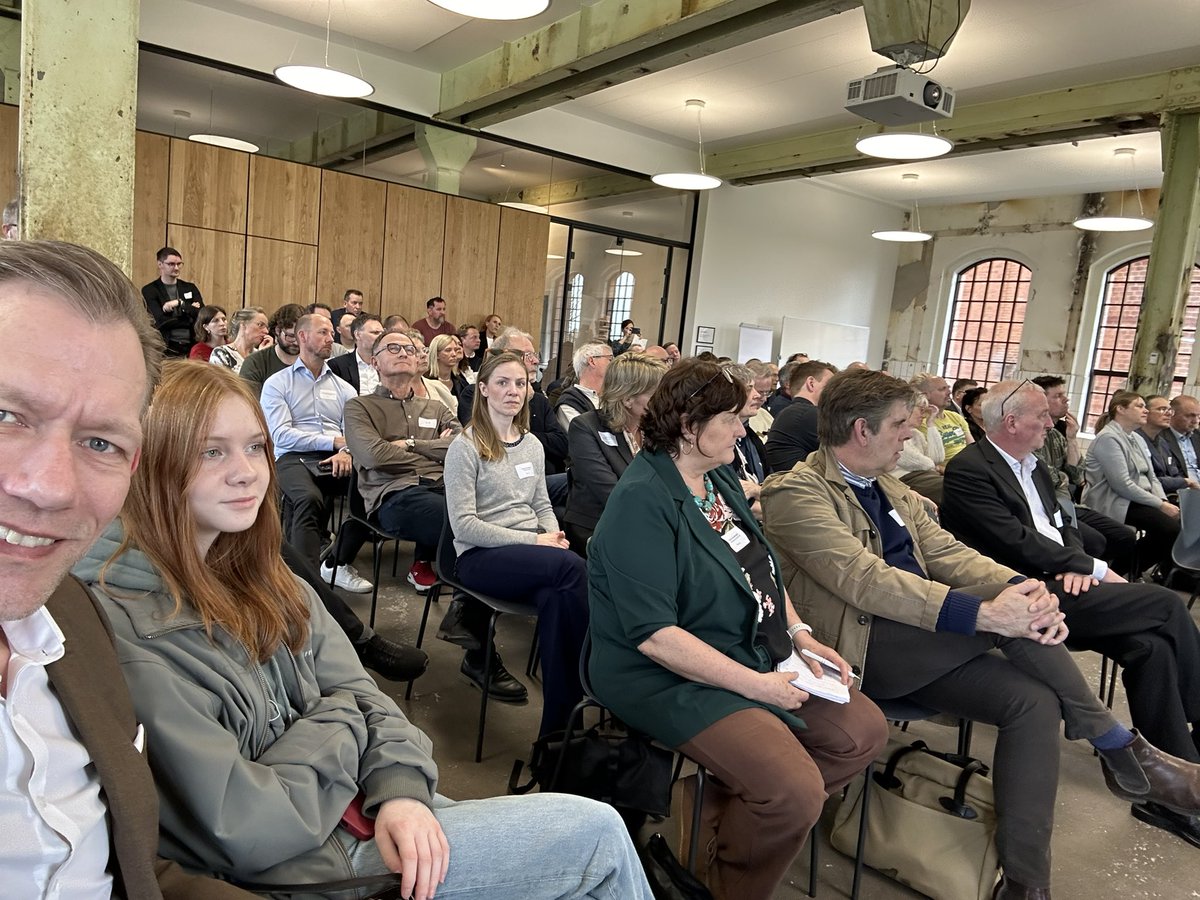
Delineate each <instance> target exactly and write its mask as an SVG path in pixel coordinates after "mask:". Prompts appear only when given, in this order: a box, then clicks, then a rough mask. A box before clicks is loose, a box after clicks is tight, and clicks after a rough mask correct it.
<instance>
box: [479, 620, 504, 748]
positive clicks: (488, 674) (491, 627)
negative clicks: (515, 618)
mask: <svg viewBox="0 0 1200 900" xmlns="http://www.w3.org/2000/svg"><path fill="white" fill-rule="evenodd" d="M498 618H500V613H498V612H493V613H492V617H491V618H490V619H489V620H488V634H487V646H486V647H484V650H483V692H482V693H483V697H482V699H480V701H479V734H478V735H477V736H476V738H475V762H479V761H480V760H482V759H483V729H484V726H485V725H486V724H487V702H488V686H489V685H490V684H491V683H492V657H493V656H494V655H495V648H496V619H498Z"/></svg>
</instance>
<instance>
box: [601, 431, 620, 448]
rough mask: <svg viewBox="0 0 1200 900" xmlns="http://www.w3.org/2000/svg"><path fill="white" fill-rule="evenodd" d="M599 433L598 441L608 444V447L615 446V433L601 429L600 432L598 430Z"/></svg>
mask: <svg viewBox="0 0 1200 900" xmlns="http://www.w3.org/2000/svg"><path fill="white" fill-rule="evenodd" d="M599 434H600V443H602V444H608V446H610V447H615V446H617V436H616V435H615V434H613V433H612V432H611V431H601V432H599Z"/></svg>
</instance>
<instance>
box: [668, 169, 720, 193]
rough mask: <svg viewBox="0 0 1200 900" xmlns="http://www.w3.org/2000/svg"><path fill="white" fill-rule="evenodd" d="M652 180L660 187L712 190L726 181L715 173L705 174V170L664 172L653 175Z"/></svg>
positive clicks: (682, 189)
mask: <svg viewBox="0 0 1200 900" xmlns="http://www.w3.org/2000/svg"><path fill="white" fill-rule="evenodd" d="M650 180H651V181H653V182H654V183H655V184H657V185H658V186H659V187H665V188H672V189H674V190H677V191H711V190H712V189H713V188H719V187H720V186H721V185H722V184H724V183H725V182H723V181H722V180H721V179H720V178H717V177H716V176H715V175H705V174H704V173H703V172H663V173H661V174H659V175H654V176H652V177H651V178H650Z"/></svg>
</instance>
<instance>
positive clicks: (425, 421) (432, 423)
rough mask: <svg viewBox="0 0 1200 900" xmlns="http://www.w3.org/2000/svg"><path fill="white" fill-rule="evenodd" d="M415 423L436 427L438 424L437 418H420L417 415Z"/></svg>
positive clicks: (424, 426) (423, 426)
mask: <svg viewBox="0 0 1200 900" xmlns="http://www.w3.org/2000/svg"><path fill="white" fill-rule="evenodd" d="M417 424H418V425H420V426H421V427H422V428H437V426H438V423H437V419H422V418H421V417H420V416H418V417H417Z"/></svg>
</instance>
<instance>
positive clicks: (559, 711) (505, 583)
mask: <svg viewBox="0 0 1200 900" xmlns="http://www.w3.org/2000/svg"><path fill="white" fill-rule="evenodd" d="M475 390H476V393H477V395H478V396H477V397H476V399H475V403H474V406H473V408H472V411H471V424H470V426H469V427H467V428H466V429H465V430H464V431H463V432H462V433H461V434H460V435H459V436H458V437H457V438H455V439H454V442H453V443H451V444H450V449H449V450H447V451H446V465H445V477H446V511H447V513H448V515H449V519H450V527H451V529H453V531H454V548H455V550H456V551H457V552H458V577H459V578H460V579H461V580H462V582H463V584H465V585H466V586H467V587H469V588H473V589H475V588H477V589H478V590H480V591H482V592H484V593H487V594H490V595H491V596H493V597H497V598H499V599H501V600H521V601H525V602H528V603H530V604H531V605H535V606H536V607H537V612H538V622H537V628H538V637H539V640H540V646H541V655H542V672H543V678H542V684H543V707H542V724H541V732H540V733H541V734H546V733H548V732H551V731H555V730H557V729H560V728H562V727H563V726H564V725H565V724H566V721H567V717H568V715H569V714H570V712H571V707H573V706H574V705H575V704H576V703H577V702H578V701H579V699H580V697H582V696H583V688H582V686H581V685H580V682H579V654H580V651H581V649H582V647H583V639H584V635H585V634H586V633H587V624H588V608H587V578H586V574H585V566H584V562H583V559H582V558H580V557H579V556H577V555H576V554H574V553H572V552H571V551H570V549H569V546H570V545H569V544H568V542H567V538H566V535H565V534H563V532H562V531H561V530H560V529H559V527H558V520H557V519H556V518H555V516H554V509H553V508H552V507H551V505H550V497H549V495H548V493H547V490H546V454H545V451H543V449H542V445H541V443H540V442H539V441H538V440H537V438H535V437H534V436H533V435H531V434H530V433H529V393H530V392H529V376H528V373H527V370H526V367H525V360H524V357H523V356H522V355H521V354H520V353H508V352H502V353H493V354H490V355H489V356H488V358H487V359H486V360H485V361H484V363H483V366H482V368H480V370H479V380H478V381H477V382H476V383H475ZM468 610H469V611H470V614H471V615H479V614H480V612H481V611H480V610H478V609H477V608H474V607H468ZM464 624H466V623H464ZM478 624H479V623H478V622H473V623H471V624H470V625H468V630H471V631H472V633H475V634H478V633H480V631H481V630H482V631H483V632H484V633H486V628H484V629H479V628H478ZM472 626H474V627H472ZM484 653H485V651H484V650H483V649H479V650H468V651H467V655H466V657H465V658H464V659H463V663H462V673H463V674H464V675H466V676H467V678H468V679H470V681H471V682H472V683H473V684H475V685H476V686H477V687H480V688H481V689H483V688H484V681H483V669H484V659H485V656H484ZM493 665H494V667H498V666H500V663H499V661H498V659H497V660H496V661H495V662H494V664H493ZM499 671H503V669H502V667H501V668H500V669H499ZM505 674H507V673H505ZM508 678H509V679H511V680H514V681H515V679H512V676H511V675H508Z"/></svg>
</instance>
